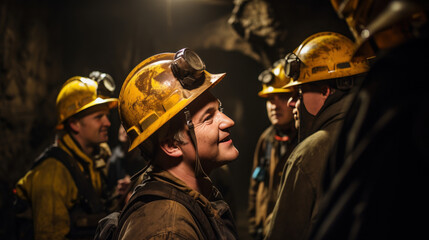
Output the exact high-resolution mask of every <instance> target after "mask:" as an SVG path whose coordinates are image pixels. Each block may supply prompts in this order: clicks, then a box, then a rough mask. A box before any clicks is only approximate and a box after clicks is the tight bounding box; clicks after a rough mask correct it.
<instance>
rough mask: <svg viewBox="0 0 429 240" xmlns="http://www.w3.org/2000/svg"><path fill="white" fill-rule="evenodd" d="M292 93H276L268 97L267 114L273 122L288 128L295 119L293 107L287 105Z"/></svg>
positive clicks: (282, 127)
mask: <svg viewBox="0 0 429 240" xmlns="http://www.w3.org/2000/svg"><path fill="white" fill-rule="evenodd" d="M291 95H292V93H274V94H270V95H269V96H268V98H267V104H266V105H267V116H268V118H269V119H270V122H271V124H273V125H275V126H276V127H279V128H280V129H286V128H287V127H289V124H290V123H291V121H292V120H293V114H292V108H290V107H288V106H287V101H288V99H289V97H290V96H291Z"/></svg>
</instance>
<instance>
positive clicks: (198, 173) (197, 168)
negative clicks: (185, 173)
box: [184, 108, 207, 178]
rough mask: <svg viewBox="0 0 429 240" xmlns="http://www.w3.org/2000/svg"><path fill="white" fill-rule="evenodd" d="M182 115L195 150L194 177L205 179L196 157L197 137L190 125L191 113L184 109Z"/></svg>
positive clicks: (191, 124)
mask: <svg viewBox="0 0 429 240" xmlns="http://www.w3.org/2000/svg"><path fill="white" fill-rule="evenodd" d="M184 113H185V118H186V125H187V126H188V129H189V135H190V136H191V141H192V144H193V145H194V148H195V177H197V178H199V177H207V174H206V173H205V172H204V170H203V167H202V166H201V161H200V158H199V157H198V146H197V137H196V135H195V129H194V124H193V123H192V119H191V112H189V110H188V109H187V108H185V111H184Z"/></svg>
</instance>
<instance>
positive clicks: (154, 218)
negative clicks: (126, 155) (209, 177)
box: [119, 166, 238, 240]
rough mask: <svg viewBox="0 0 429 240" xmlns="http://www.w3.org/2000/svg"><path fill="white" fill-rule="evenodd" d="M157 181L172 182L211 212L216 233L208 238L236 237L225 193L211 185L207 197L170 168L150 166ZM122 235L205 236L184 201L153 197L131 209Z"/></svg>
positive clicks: (149, 171) (166, 237) (207, 211)
mask: <svg viewBox="0 0 429 240" xmlns="http://www.w3.org/2000/svg"><path fill="white" fill-rule="evenodd" d="M144 174H145V176H144V178H146V177H150V178H151V180H154V181H162V182H164V183H167V184H171V185H172V186H174V187H175V188H177V189H178V190H180V191H183V192H185V193H187V194H189V195H190V196H191V198H192V199H194V201H196V202H197V203H198V205H200V206H201V208H202V209H205V210H204V211H205V212H206V213H208V214H209V217H210V218H211V221H210V222H211V224H215V225H216V226H215V227H213V231H214V232H215V234H216V235H217V236H208V239H237V238H238V237H237V232H236V228H235V223H234V220H233V218H232V214H231V210H230V209H229V206H228V204H227V203H226V202H224V201H223V199H222V195H221V194H220V192H219V191H218V190H217V189H216V187H214V186H213V185H212V186H211V188H212V190H211V194H210V196H209V197H208V198H206V197H205V196H203V195H202V194H200V193H199V192H197V191H195V190H193V189H191V188H190V187H188V186H187V185H186V184H185V183H184V182H183V181H181V180H180V179H178V178H176V177H175V176H173V175H172V174H170V173H169V172H167V171H164V170H161V169H159V168H157V167H154V166H153V167H151V168H150V169H149V170H148V171H146V173H144ZM119 239H188V240H190V239H206V238H204V234H203V233H202V232H201V231H200V229H199V227H198V224H197V223H196V222H195V220H194V218H193V217H192V214H191V213H190V212H189V210H188V209H187V208H186V207H185V206H183V205H182V204H180V203H178V202H176V201H174V200H169V199H160V200H155V201H151V202H149V203H146V204H144V205H143V206H141V207H140V208H138V209H137V210H136V211H135V212H134V213H131V215H129V217H128V218H127V220H126V221H125V223H124V225H123V226H122V228H121V229H120V232H119Z"/></svg>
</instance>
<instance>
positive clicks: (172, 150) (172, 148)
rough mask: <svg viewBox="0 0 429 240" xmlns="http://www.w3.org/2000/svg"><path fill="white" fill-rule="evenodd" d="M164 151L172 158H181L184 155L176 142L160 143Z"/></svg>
mask: <svg viewBox="0 0 429 240" xmlns="http://www.w3.org/2000/svg"><path fill="white" fill-rule="evenodd" d="M160 147H161V149H162V151H164V152H165V154H167V155H168V156H171V157H181V156H182V155H183V153H182V150H181V149H180V148H179V147H178V146H177V143H176V142H175V141H174V140H166V141H164V142H162V143H160Z"/></svg>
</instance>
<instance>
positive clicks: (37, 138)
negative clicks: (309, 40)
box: [0, 0, 351, 239]
mask: <svg viewBox="0 0 429 240" xmlns="http://www.w3.org/2000/svg"><path fill="white" fill-rule="evenodd" d="M240 2H246V4H244V5H242V9H241V10H243V11H242V12H241V13H242V15H240V16H239V19H237V22H238V23H239V25H240V27H241V28H240V27H239V28H235V29H236V30H237V29H238V31H235V30H234V29H233V27H232V26H231V24H228V19H229V18H230V17H231V14H232V12H233V11H234V7H236V8H237V7H238V6H237V5H238V4H240ZM237 22H236V23H237ZM241 30H242V32H241V33H242V35H240V34H239V33H240V31H241ZM320 31H336V32H339V33H342V34H344V35H346V36H349V37H351V36H350V33H349V32H348V30H347V28H346V27H345V23H343V22H342V21H341V20H340V19H338V17H337V16H336V15H335V13H334V11H333V10H332V7H331V6H330V3H329V1H328V0H323V1H318V0H301V1H292V0H288V1H278V0H271V1H270V0H250V1H235V2H234V1H233V0H123V1H113V0H104V1H101V0H91V1H73V0H65V1H49V0H44V1H43V0H36V1H24V0H18V1H11V0H1V1H0V131H1V138H0V158H1V161H0V162H1V164H0V180H1V191H2V193H1V195H2V201H1V202H0V204H1V208H2V218H1V219H0V221H1V222H0V224H1V229H0V230H1V232H0V238H2V237H1V236H7V233H6V232H5V231H6V230H7V229H8V224H10V223H9V222H8V214H9V212H7V211H3V209H8V207H10V202H8V201H7V200H8V197H9V196H10V192H11V189H12V188H13V186H14V184H15V182H16V181H17V180H18V179H19V178H20V177H21V176H23V175H24V174H25V172H26V171H27V170H28V169H29V168H30V166H31V164H32V161H33V160H34V159H35V158H36V157H37V156H38V155H39V154H40V153H41V151H42V150H43V149H44V148H45V147H47V146H48V145H49V144H50V143H52V142H53V140H54V135H55V131H54V126H55V123H56V116H55V99H56V95H57V93H58V91H59V89H60V88H61V85H62V83H63V82H65V81H66V80H67V79H68V78H70V77H72V76H75V75H81V76H87V75H88V74H89V73H90V72H91V71H93V70H99V71H102V72H107V73H109V74H110V75H111V76H112V77H113V78H114V79H115V81H116V84H117V89H116V96H117V95H118V93H119V90H120V87H121V85H122V82H123V81H124V80H125V78H126V76H127V74H128V73H129V72H130V71H131V69H133V68H134V66H136V65H137V64H138V63H139V62H141V61H142V60H144V59H145V58H147V57H149V56H152V55H154V54H157V53H161V52H175V51H177V50H179V49H181V48H183V47H189V48H192V49H193V50H195V51H196V52H197V53H198V54H199V55H200V56H201V58H202V59H203V60H204V62H205V64H206V66H207V70H208V71H209V72H211V73H221V72H226V73H227V76H226V78H225V79H224V80H223V81H222V82H221V83H220V84H219V85H218V86H216V87H215V88H214V89H213V92H214V93H215V95H216V96H217V97H219V98H220V99H221V100H222V103H223V106H224V109H225V112H226V113H227V115H229V116H230V117H231V118H232V119H233V120H234V121H235V124H236V125H235V127H234V128H233V129H232V130H231V132H232V138H233V140H234V143H235V145H236V146H237V148H238V149H239V151H240V156H239V158H238V159H237V160H236V161H235V162H233V163H232V164H230V165H229V167H230V172H231V178H227V179H228V182H229V184H230V194H232V195H233V198H232V201H233V202H231V205H232V207H233V210H234V212H235V218H236V220H237V222H238V227H239V234H240V237H241V239H247V238H248V236H247V226H246V224H247V219H246V207H247V194H248V191H247V190H248V182H249V178H250V173H251V164H252V157H253V151H254V146H255V145H256V142H257V140H258V137H259V135H260V134H261V133H262V131H263V130H264V129H265V128H266V127H268V125H269V122H268V119H267V116H266V110H265V101H264V99H261V98H259V97H258V96H257V92H258V91H260V89H261V85H260V83H259V82H258V81H257V77H258V74H259V73H260V72H261V71H262V70H264V69H265V68H266V67H268V66H270V64H272V63H273V62H274V61H276V60H277V59H279V58H281V57H284V55H285V54H286V53H287V52H289V51H293V49H294V48H296V47H297V46H298V45H299V44H300V43H301V42H302V41H303V40H304V39H305V38H306V37H308V36H310V35H311V34H313V33H316V32H320ZM111 122H112V127H111V129H110V140H109V143H110V145H111V147H113V146H115V145H116V144H117V129H118V127H119V124H120V121H119V117H118V114H117V111H113V112H112V114H111ZM2 239H3V238H2ZM5 239H6V238H5Z"/></svg>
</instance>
